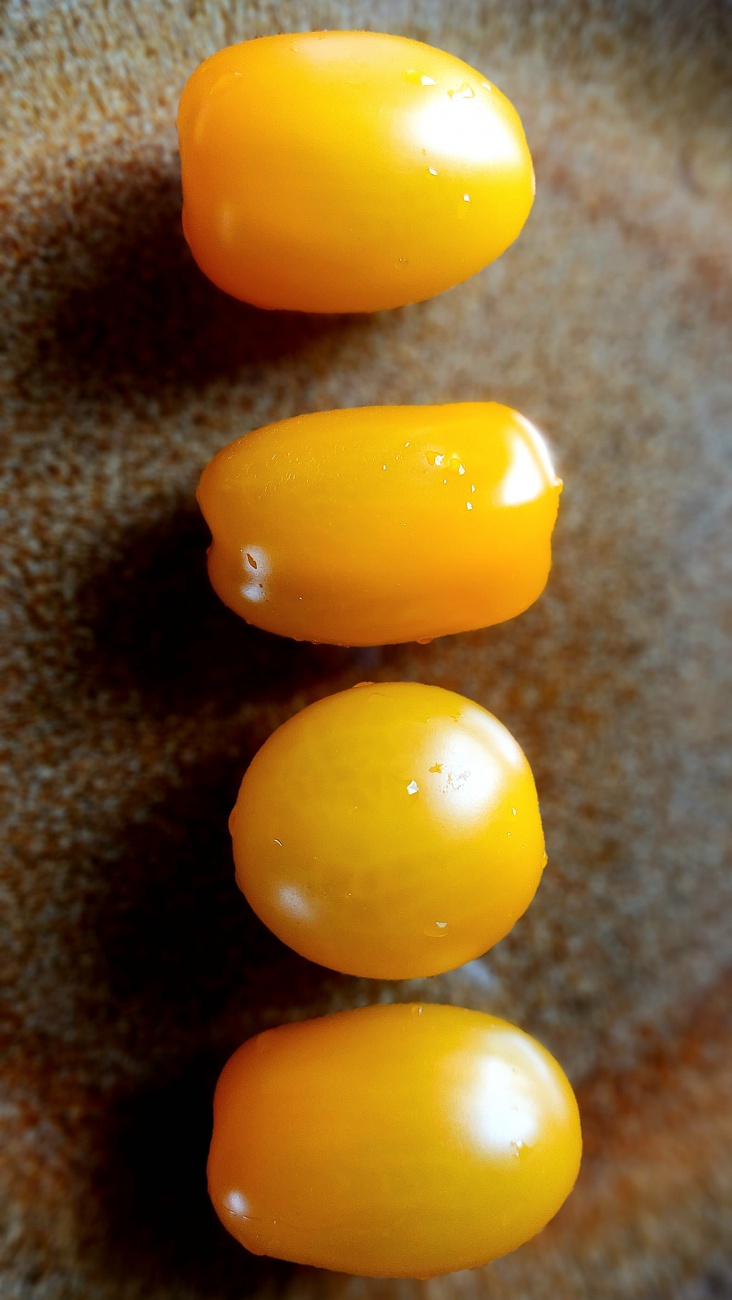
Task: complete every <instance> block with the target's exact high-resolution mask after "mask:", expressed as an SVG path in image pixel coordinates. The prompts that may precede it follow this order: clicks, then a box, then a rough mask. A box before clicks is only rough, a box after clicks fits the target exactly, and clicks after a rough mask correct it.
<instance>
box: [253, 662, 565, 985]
mask: <svg viewBox="0 0 732 1300" xmlns="http://www.w3.org/2000/svg"><path fill="white" fill-rule="evenodd" d="M229 825H230V829H231V834H232V839H233V848H234V860H235V862H236V878H237V883H238V885H239V888H240V889H241V890H242V891H243V893H244V894H245V895H246V897H247V899H248V901H249V903H250V904H251V906H252V907H253V909H254V911H255V912H256V913H257V915H258V916H259V917H261V919H262V920H263V921H264V923H265V924H266V925H268V926H269V928H270V929H271V930H273V931H274V933H275V934H276V935H277V936H278V937H279V938H280V939H282V940H283V941H284V942H285V943H287V944H289V945H290V947H291V948H294V949H295V951H296V952H299V953H301V954H302V955H303V956H304V957H308V958H310V960H311V961H316V962H320V963H321V964H322V965H323V966H330V967H332V968H333V969H334V970H338V971H344V972H347V973H349V974H352V975H366V976H372V977H374V978H380V979H411V978H416V977H417V976H424V975H434V974H437V973H438V972H440V971H445V970H451V969H452V968H453V967H455V966H459V965H461V964H462V963H463V962H466V961H470V960H471V959H472V958H474V957H477V956H479V954H480V953H482V952H485V950H486V949H487V948H489V947H491V946H492V945H493V944H494V943H497V942H498V940H499V939H501V938H502V937H503V935H505V934H506V933H507V932H508V931H509V930H510V929H511V927H512V926H513V924H514V923H515V921H516V920H517V919H518V917H519V916H521V915H522V913H523V912H524V911H525V910H526V908H527V907H528V905H529V903H530V902H531V899H532V898H533V896H534V894H535V892H536V889H537V886H538V884H539V880H540V878H541V873H542V870H543V867H544V863H545V861H546V856H545V853H544V836H543V833H542V827H541V818H540V815H539V804H538V800H537V795H536V787H535V785H534V780H533V777H532V775H531V769H530V767H529V765H528V763H527V761H526V758H525V757H524V755H523V753H522V751H521V749H520V748H519V746H518V744H517V743H516V741H515V740H514V739H513V737H512V736H511V734H510V732H508V731H507V730H506V728H505V727H504V726H503V725H502V724H501V723H500V722H498V720H497V719H496V718H494V717H493V716H492V714H490V713H488V712H487V710H486V709H483V708H481V707H480V705H478V704H473V703H472V702H471V701H470V700H466V699H465V698H464V697H463V696H461V695H456V694H455V693H454V692H453V691H446V690H443V689H442V688H441V687H438V686H422V685H420V684H419V683H417V682H387V683H365V684H364V685H362V686H356V687H353V688H352V689H351V690H348V691H342V692H340V693H339V694H338V695H330V696H328V697H327V698H326V699H323V700H319V701H317V703H315V704H311V705H309V706H308V707H307V708H305V709H303V710H302V711H301V712H300V713H297V714H295V716H294V717H292V718H290V719H289V720H288V721H287V722H285V723H284V724H283V725H282V726H281V727H279V728H278V729H277V731H275V732H274V733H273V734H272V735H271V736H270V737H269V739H268V740H267V741H266V742H265V744H264V745H263V746H262V748H261V749H260V750H259V752H258V753H257V754H256V755H255V757H254V759H253V761H252V763H251V764H250V766H249V768H248V770H247V772H246V773H245V775H244V779H243V781H242V784H241V788H240V791H239V797H238V799H237V802H236V806H235V808H234V811H233V813H232V815H231V819H230V822H229Z"/></svg>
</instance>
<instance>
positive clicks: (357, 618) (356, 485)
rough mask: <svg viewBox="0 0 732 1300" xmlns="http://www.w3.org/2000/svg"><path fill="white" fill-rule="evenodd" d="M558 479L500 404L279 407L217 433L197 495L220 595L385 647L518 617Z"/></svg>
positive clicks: (550, 523) (251, 611) (270, 626)
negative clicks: (261, 424) (244, 426)
mask: <svg viewBox="0 0 732 1300" xmlns="http://www.w3.org/2000/svg"><path fill="white" fill-rule="evenodd" d="M561 490H562V484H561V481H560V480H559V479H558V478H557V476H556V474H555V473H554V470H553V469H552V466H551V463H550V460H549V456H548V453H547V449H546V446H545V443H544V441H543V439H542V437H541V435H540V434H539V432H538V431H537V430H536V429H535V428H534V426H533V425H532V424H530V423H529V421H528V420H526V419H525V418H524V417H523V416H522V415H519V414H518V412H517V411H513V410H511V408H510V407H507V406H501V405H499V404H498V403H497V402H460V403H455V404H452V405H446V406H371V407H359V408H356V409H354V410H338V411H325V412H318V413H316V414H313V415H301V416H297V417H295V418H294V419H290V420H281V421H279V422H278V423H276V424H271V425H268V426H266V427H265V428H262V429H255V430H254V431H253V432H252V433H248V434H246V436H245V437H243V438H239V439H237V441H236V442H233V443H231V444H230V445H229V446H227V447H224V448H223V449H222V450H221V451H220V452H218V454H217V455H216V456H214V458H213V460H212V461H211V462H210V463H209V465H208V466H207V467H206V469H205V470H204V472H203V476H202V478H201V482H200V485H199V489H198V501H199V504H200V506H201V510H202V511H203V514H204V516H205V518H206V521H207V523H208V525H209V528H210V529H211V533H212V535H213V541H212V545H211V548H210V551H209V560H208V569H209V576H210V579H211V582H212V584H213V586H214V589H215V590H216V591H217V592H218V594H219V596H220V597H221V599H222V600H223V601H224V602H225V604H227V605H229V606H230V608H231V609H233V610H235V611H236V613H238V614H241V616H242V617H243V618H245V619H246V620H247V621H248V622H250V623H255V624H256V625H257V626H258V627H262V628H266V629H267V631H269V632H277V633H279V634H280V635H282V636H290V637H295V638H296V639H298V640H306V641H327V642H332V643H335V644H339V645H382V644H387V643H393V642H398V641H411V640H427V639H430V638H431V637H435V636H442V635H444V634H445V633H449V632H466V631H469V630H470V629H473V628H479V627H488V626H489V625H491V624H493V623H501V622H503V621H504V620H505V619H508V618H513V617H514V616H515V615H516V614H520V613H521V612H522V611H523V610H525V609H527V608H528V606H529V605H531V604H532V603H533V601H534V600H536V598H537V596H539V595H540V594H541V592H542V591H543V589H544V587H545V585H546V581H547V577H548V574H549V569H550V566H551V534H552V529H553V527H554V523H555V520H556V517H557V510H558V505H559V494H560V492H561Z"/></svg>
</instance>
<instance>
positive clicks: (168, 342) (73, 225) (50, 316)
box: [10, 158, 369, 400]
mask: <svg viewBox="0 0 732 1300" xmlns="http://www.w3.org/2000/svg"><path fill="white" fill-rule="evenodd" d="M38 237H39V238H41V239H42V243H41V245H40V246H39V247H38V248H37V252H36V256H35V258H34V262H33V264H32V265H31V266H30V267H29V268H28V269H27V273H26V271H24V270H23V269H21V272H20V274H21V275H26V274H27V278H28V283H27V284H24V285H23V286H22V289H21V292H22V297H23V301H24V303H27V302H29V301H30V302H33V301H34V299H35V298H36V297H37V300H38V303H39V306H40V307H41V308H42V315H41V316H40V317H39V318H38V319H35V320H30V321H27V322H26V324H25V328H24V333H25V335H26V338H25V340H21V348H20V352H21V355H22V354H23V353H25V356H26V358H27V360H26V362H25V365H22V366H21V374H20V383H21V387H23V388H28V389H29V395H31V396H32V395H33V394H34V392H36V391H37V387H38V384H39V382H40V384H41V386H42V387H44V388H45V389H46V390H48V388H49V387H51V388H54V387H55V388H59V387H60V388H61V389H62V391H63V393H64V396H65V398H66V400H68V399H73V398H79V397H83V398H92V399H107V400H108V399H109V398H114V397H115V396H116V397H117V398H119V397H120V396H123V395H124V396H126V397H129V396H130V394H132V395H133V396H134V395H135V394H136V393H139V394H141V395H143V396H148V397H149V396H153V395H155V394H157V393H159V392H161V391H164V390H165V391H166V392H171V391H172V392H175V390H176V389H178V388H180V389H181V390H182V391H187V390H188V391H189V390H190V389H191V388H196V387H200V386H204V385H206V384H208V383H209V382H211V381H212V380H214V379H217V378H225V379H226V378H229V379H233V378H234V377H235V376H236V375H237V374H239V373H240V372H241V371H242V370H244V369H245V368H250V369H251V368H252V367H254V368H255V369H256V368H257V367H266V366H268V365H270V364H273V363H275V362H277V361H279V360H280V359H282V358H285V357H289V356H293V355H296V354H297V353H299V352H301V351H302V350H303V349H305V348H307V347H309V346H311V345H313V344H314V343H316V342H317V341H318V340H319V339H321V338H323V337H324V336H326V335H330V334H332V333H334V332H343V331H344V330H345V329H348V328H351V329H352V328H361V329H362V328H365V327H366V325H367V322H368V319H369V318H366V317H352V316H320V315H304V314H302V313H297V312H292V313H289V312H270V311H260V310H258V309H257V308H255V307H250V306H248V305H247V304H245V303H241V302H238V301H236V300H235V299H234V298H231V297H229V296H228V295H227V294H225V293H223V292H221V291H220V290H219V289H217V288H216V287H215V286H214V285H213V284H211V282H210V281H209V280H208V279H207V278H206V277H205V276H204V275H203V274H202V273H201V272H200V271H199V270H198V268H197V266H196V265H195V262H194V260H193V257H192V256H191V253H190V252H189V250H188V246H187V244H186V242H185V239H184V236H183V231H182V226H181V193H180V180H179V175H178V166H177V159H172V158H171V159H170V161H167V162H165V163H162V162H157V163H151V162H150V161H144V160H142V159H139V160H135V161H134V164H133V163H132V162H130V161H129V160H126V161H124V162H123V163H120V164H117V165H116V166H109V167H108V168H107V169H102V168H98V169H96V170H95V171H93V172H89V173H87V174H86V176H85V177H84V181H83V188H80V191H79V193H78V195H77V196H76V198H75V201H74V203H73V206H72V207H64V208H62V209H59V210H57V211H53V210H51V212H49V213H48V214H46V221H45V223H44V226H43V229H42V231H41V232H39V236H38ZM49 281H50V288H51V294H50V301H49V299H48V297H47V296H46V292H44V291H47V286H48V284H49ZM12 328H13V327H12V324H11V325H10V329H11V331H12ZM28 336H30V341H31V347H30V351H28V346H27V345H28Z"/></svg>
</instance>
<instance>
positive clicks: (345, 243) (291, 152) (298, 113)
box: [178, 32, 534, 312]
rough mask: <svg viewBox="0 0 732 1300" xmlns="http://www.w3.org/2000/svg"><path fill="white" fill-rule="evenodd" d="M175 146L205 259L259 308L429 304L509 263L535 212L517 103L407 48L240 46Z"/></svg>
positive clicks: (335, 39)
mask: <svg viewBox="0 0 732 1300" xmlns="http://www.w3.org/2000/svg"><path fill="white" fill-rule="evenodd" d="M178 134H179V139H180V154H181V164H182V175H183V201H184V206H183V226H184V230H185V234H186V238H187V240H188V243H189V244H190V247H191V250H192V252H193V256H194V257H195V259H196V261H197V262H198V264H199V266H200V267H201V269H202V270H203V271H204V272H205V273H206V275H208V276H209V277H210V278H211V279H212V280H213V281H214V283H215V284H217V285H219V287H220V288H222V289H225V290H226V292H227V293H231V294H233V295H234V297H236V298H242V299H244V300H245V301H246V302H251V303H254V304H255V305H256V306H258V307H279V308H289V309H294V310H297V311H311V312H353V311H378V310H379V309H381V308H384V307H399V306H402V305H403V304H404V303H408V302H415V301H418V300H420V299H423V298H431V297H432V295H433V294H436V293H441V292H442V290H443V289H448V288H449V287H450V286H451V285H453V284H457V283H458V282H459V281H461V280H466V279H467V278H468V276H471V275H473V274H474V273H475V272H476V271H479V270H480V268H481V267H483V266H485V265H487V263H488V262H492V261H493V260H494V258H496V257H498V256H499V255H500V254H501V253H502V252H503V251H504V249H505V248H507V247H508V245H509V244H511V243H512V242H513V240H514V239H515V238H516V236H517V235H518V234H519V231H520V230H521V227H522V226H523V224H524V222H525V221H526V218H527V216H528V214H529V210H530V208H531V205H532V202H533V198H534V172H533V168H532V164H531V155H530V154H529V150H528V147H527V144H526V139H525V136H524V132H523V128H522V126H521V121H520V119H519V117H518V114H517V113H516V111H515V109H514V108H513V106H512V105H511V104H510V103H509V101H508V100H507V99H506V98H505V96H504V95H502V94H501V92H500V91H499V90H498V89H497V88H496V87H495V86H493V85H491V83H490V82H489V81H486V79H485V77H483V76H482V74H481V73H480V72H476V71H475V69H474V68H471V67H469V66H468V65H467V64H466V63H463V62H462V61H461V60H460V59H457V58H455V57H454V55H452V54H446V53H444V52H443V51H441V50H435V49H432V48H431V46H429V45H423V44H421V43H420V42H419V41H412V40H407V39H406V38H405V37H403V36H386V35H383V34H381V33H378V32H308V33H305V34H292V35H285V36H265V37H262V38H261V39H259V40H253V41H245V42H243V43H242V44H240V45H232V46H229V47H228V48H227V49H224V50H220V51H219V53H218V54H214V55H213V56H212V57H211V58H210V59H207V60H206V61H205V63H202V64H201V66H200V67H199V68H197V70H196V71H195V72H194V73H193V76H192V77H191V78H190V80H189V81H188V83H187V85H186V87H185V90H184V91H183V96H182V99H181V102H180V109H179V113H178Z"/></svg>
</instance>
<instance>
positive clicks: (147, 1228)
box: [70, 753, 338, 1300]
mask: <svg viewBox="0 0 732 1300" xmlns="http://www.w3.org/2000/svg"><path fill="white" fill-rule="evenodd" d="M249 757H250V754H249V753H242V765H243V764H244V763H246V761H247V760H248V758H249ZM185 777H186V779H185V782H184V783H181V785H180V786H179V787H178V788H176V789H175V790H173V791H171V792H170V793H169V794H168V796H167V798H165V799H164V800H161V801H160V802H159V803H157V804H156V805H155V806H154V808H153V809H152V810H148V811H147V813H146V816H145V819H144V821H141V822H140V823H135V822H134V821H133V822H131V823H128V824H126V825H125V826H124V827H123V828H121V830H120V838H119V840H118V839H117V837H116V836H115V835H113V836H111V837H110V847H109V848H108V850H107V852H106V853H103V854H101V855H99V857H98V858H97V859H96V860H95V863H94V867H95V870H96V876H97V879H98V881H99V882H100V883H99V888H98V889H97V890H96V891H95V893H94V896H93V898H91V899H90V900H89V902H88V904H87V914H86V915H85V916H84V917H82V919H81V922H80V926H81V929H82V932H86V933H88V934H90V935H93V943H94V945H95V947H96V956H95V961H94V967H95V976H96V981H95V982H96V984H97V987H98V988H100V989H101V1002H102V1005H103V1008H104V1011H103V1015H104V1018H105V1019H107V1018H111V1020H112V1024H111V1025H109V1024H108V1025H107V1026H106V1027H105V1029H104V1033H105V1036H106V1037H107V1038H108V1039H110V1041H111V1042H113V1043H114V1044H115V1045H116V1046H117V1047H118V1048H120V1049H121V1050H122V1051H123V1052H125V1053H129V1054H131V1055H132V1056H133V1057H134V1058H135V1059H136V1060H137V1061H139V1062H140V1063H141V1065H142V1069H143V1073H144V1075H146V1076H147V1078H148V1080H150V1082H149V1083H148V1085H147V1086H144V1087H142V1088H141V1090H140V1092H139V1093H137V1094H134V1095H132V1096H127V1097H125V1098H123V1099H122V1100H119V1101H117V1102H115V1103H113V1104H112V1106H111V1109H110V1110H109V1111H108V1112H107V1113H106V1115H104V1117H103V1119H102V1125H101V1128H100V1132H99V1139H98V1146H97V1155H96V1158H95V1167H94V1190H95V1195H96V1210H95V1215H94V1222H95V1223H96V1225H98V1226H97V1227H96V1228H95V1229H94V1236H95V1243H94V1250H95V1253H98V1252H99V1251H101V1257H102V1267H103V1269H104V1272H105V1274H112V1273H117V1272H120V1271H121V1272H123V1273H124V1275H125V1276H126V1277H127V1278H133V1277H134V1278H135V1279H136V1280H137V1284H138V1285H139V1286H140V1293H141V1294H142V1293H143V1289H144V1288H145V1287H148V1286H152V1284H153V1283H155V1284H158V1285H164V1286H165V1287H166V1288H167V1289H168V1290H170V1291H171V1292H174V1291H175V1290H176V1288H178V1287H180V1288H181V1289H184V1290H185V1291H186V1294H187V1293H188V1288H194V1289H200V1292H201V1294H202V1295H206V1296H207V1297H209V1298H211V1300H215V1297H218V1296H225V1297H228V1296H232V1297H234V1296H236V1297H239V1296H241V1295H242V1294H253V1293H260V1292H261V1291H263V1290H265V1289H266V1290H268V1293H269V1292H273V1293H276V1292H277V1291H279V1290H280V1289H281V1288H282V1287H283V1286H284V1284H285V1283H286V1282H287V1280H288V1278H289V1277H290V1274H291V1272H292V1268H291V1267H290V1266H289V1265H286V1264H282V1263H280V1262H278V1261H273V1260H269V1259H259V1258H256V1257H254V1256H252V1255H250V1254H248V1253H247V1252H245V1251H243V1250H242V1249H241V1247H240V1246H239V1245H238V1244H237V1243H236V1242H234V1241H233V1239H232V1238H231V1237H230V1236H229V1235H228V1234H227V1233H226V1232H225V1230H224V1229H223V1228H222V1227H221V1225H220V1224H219V1223H218V1220H217V1219H216V1216H215V1215H214V1213H213V1211H212V1209H211V1206H210V1204H209V1201H208V1196H207V1192H206V1182H205V1165H206V1154H207V1149H208V1142H209V1139H210V1134H211V1104H212V1097H213V1090H214V1085H215V1082H216V1078H217V1076H218V1073H219V1071H220V1069H221V1067H222V1066H223V1064H224V1062H225V1060H226V1059H227V1057H228V1055H229V1054H230V1052H231V1051H232V1050H233V1049H234V1048H235V1047H236V1046H238V1044H239V1042H240V1041H242V1040H243V1039H244V1038H246V1037H249V1036H250V1035H251V1034H252V1033H255V1032H257V1031H258V1030H260V1029H262V1028H265V1027H269V1026H271V1025H272V1024H276V1023H279V1022H281V1021H283V1020H285V1019H289V1018H291V1017H292V1015H293V1014H297V1008H298V1007H300V1006H304V1007H306V1008H307V1007H309V1008H312V1006H313V1004H315V1005H320V1004H322V1003H323V1002H324V999H325V997H326V994H327V986H328V985H329V984H330V983H331V982H332V980H333V979H334V978H336V979H337V978H338V977H334V976H332V975H331V973H330V972H328V971H327V970H325V969H324V968H322V967H320V966H316V965H313V964H312V963H310V962H307V961H305V960H304V959H302V958H300V957H298V956H297V955H296V954H295V953H293V952H291V951H290V950H289V949H288V948H286V947H285V946H284V945H283V944H281V943H280V942H279V941H278V940H277V939H276V938H275V937H274V936H273V935H272V934H271V933H270V932H269V931H268V930H267V929H266V928H265V926H263V925H262V924H261V923H260V922H259V920H258V919H257V918H256V917H255V915H254V914H253V912H252V911H251V909H250V908H249V906H248V905H247V903H246V901H245V900H244V898H243V897H242V896H241V894H240V893H239V891H238V889H237V887H236V884H235V880H234V868H233V863H232V855H231V841H230V839H229V835H228V831H227V818H228V814H229V811H230V809H231V806H232V804H233V802H234V799H235V797H236V790H237V785H238V781H239V777H240V770H236V769H234V768H233V766H232V763H231V761H230V760H228V759H223V758H222V759H215V760H214V761H209V762H207V763H206V764H203V763H199V764H197V765H196V766H195V767H194V768H192V769H191V770H190V771H188V772H186V774H185ZM70 941H71V942H73V938H72V939H71V940H70ZM323 1009H325V1007H324V1006H323ZM304 1014H307V1011H306V1012H305V1013H304ZM90 1032H92V1033H93V1034H97V1033H98V1032H99V1026H94V1027H93V1028H92V1026H91V1025H90ZM212 1042H215V1043H216V1042H217V1043H218V1044H219V1046H218V1047H214V1048H212V1046H211V1043H212ZM222 1044H223V1045H222ZM171 1076H173V1077H172V1079H171Z"/></svg>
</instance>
